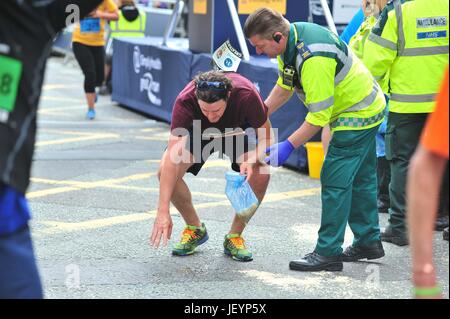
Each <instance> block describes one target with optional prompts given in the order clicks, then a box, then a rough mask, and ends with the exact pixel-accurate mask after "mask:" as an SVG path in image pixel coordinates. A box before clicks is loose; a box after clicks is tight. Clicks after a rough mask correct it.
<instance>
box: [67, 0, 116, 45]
mask: <svg viewBox="0 0 450 319" xmlns="http://www.w3.org/2000/svg"><path fill="white" fill-rule="evenodd" d="M97 9H98V10H100V11H106V12H114V11H116V10H117V5H116V4H115V3H114V1H113V0H103V2H102V3H101V4H100V5H99V6H98V7H97ZM105 23H106V21H105V20H104V19H100V18H91V17H85V18H84V19H82V20H81V21H80V22H79V23H77V24H76V25H75V29H74V31H73V34H72V42H78V43H81V44H85V45H90V46H102V45H105Z"/></svg>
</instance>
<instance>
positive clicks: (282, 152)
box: [265, 140, 295, 167]
mask: <svg viewBox="0 0 450 319" xmlns="http://www.w3.org/2000/svg"><path fill="white" fill-rule="evenodd" d="M294 149H295V148H294V145H292V144H291V142H289V140H284V141H283V142H280V143H277V144H274V145H272V146H270V147H268V148H267V149H266V154H268V155H269V156H267V157H266V159H265V162H266V163H267V164H270V165H271V166H275V167H277V166H281V165H283V164H284V162H286V160H287V159H288V157H289V155H291V153H292V151H293V150H294Z"/></svg>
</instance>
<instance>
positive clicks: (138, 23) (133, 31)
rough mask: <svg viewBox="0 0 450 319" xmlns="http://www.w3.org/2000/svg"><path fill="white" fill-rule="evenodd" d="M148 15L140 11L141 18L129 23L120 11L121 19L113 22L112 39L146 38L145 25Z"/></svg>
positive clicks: (111, 23)
mask: <svg viewBox="0 0 450 319" xmlns="http://www.w3.org/2000/svg"><path fill="white" fill-rule="evenodd" d="M146 20H147V15H146V13H145V12H144V11H142V10H139V16H138V17H137V18H136V20H134V21H131V22H130V21H127V20H126V19H125V17H124V16H123V13H122V11H121V10H119V19H118V20H117V21H111V22H110V25H109V27H110V28H111V37H112V38H117V37H133V38H140V37H144V36H145V24H146Z"/></svg>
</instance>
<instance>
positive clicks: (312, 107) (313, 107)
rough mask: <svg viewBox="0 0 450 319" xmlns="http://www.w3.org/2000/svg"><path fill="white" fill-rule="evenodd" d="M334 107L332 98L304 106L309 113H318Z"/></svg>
mask: <svg viewBox="0 0 450 319" xmlns="http://www.w3.org/2000/svg"><path fill="white" fill-rule="evenodd" d="M333 105H334V96H330V97H329V98H328V99H326V100H323V101H321V102H316V103H310V104H308V105H305V106H306V107H307V108H308V110H309V111H310V112H311V113H316V112H320V111H322V110H326V109H327V108H329V107H332V106H333Z"/></svg>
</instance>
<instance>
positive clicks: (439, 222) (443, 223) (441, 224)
mask: <svg viewBox="0 0 450 319" xmlns="http://www.w3.org/2000/svg"><path fill="white" fill-rule="evenodd" d="M447 227H448V216H438V217H437V218H436V222H435V223H434V229H435V230H437V231H443V230H444V229H445V228H447Z"/></svg>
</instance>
